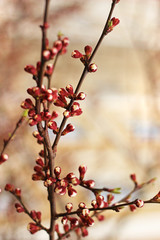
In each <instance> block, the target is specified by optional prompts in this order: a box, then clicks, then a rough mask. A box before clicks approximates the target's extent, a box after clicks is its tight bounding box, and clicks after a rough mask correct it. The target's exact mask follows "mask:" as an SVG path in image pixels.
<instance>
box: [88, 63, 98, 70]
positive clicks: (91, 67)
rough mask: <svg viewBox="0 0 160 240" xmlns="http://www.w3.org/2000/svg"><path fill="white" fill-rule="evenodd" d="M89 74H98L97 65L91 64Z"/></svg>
mask: <svg viewBox="0 0 160 240" xmlns="http://www.w3.org/2000/svg"><path fill="white" fill-rule="evenodd" d="M88 71H89V72H96V71H97V65H96V64H95V63H91V64H90V65H89V67H88Z"/></svg>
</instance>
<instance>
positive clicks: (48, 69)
mask: <svg viewBox="0 0 160 240" xmlns="http://www.w3.org/2000/svg"><path fill="white" fill-rule="evenodd" d="M53 68H54V66H53V64H52V63H49V64H47V66H46V71H45V75H46V76H51V74H52V72H53Z"/></svg>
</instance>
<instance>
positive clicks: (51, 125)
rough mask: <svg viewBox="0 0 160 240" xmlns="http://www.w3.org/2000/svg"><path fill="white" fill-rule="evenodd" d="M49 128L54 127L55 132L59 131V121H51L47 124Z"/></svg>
mask: <svg viewBox="0 0 160 240" xmlns="http://www.w3.org/2000/svg"><path fill="white" fill-rule="evenodd" d="M47 126H48V128H50V129H52V130H53V131H55V132H58V127H57V123H56V122H55V121H49V122H48V124H47Z"/></svg>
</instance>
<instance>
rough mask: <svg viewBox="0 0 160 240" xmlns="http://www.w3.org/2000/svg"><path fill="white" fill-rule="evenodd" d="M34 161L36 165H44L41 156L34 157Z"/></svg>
mask: <svg viewBox="0 0 160 240" xmlns="http://www.w3.org/2000/svg"><path fill="white" fill-rule="evenodd" d="M36 163H37V164H38V165H40V166H41V167H42V168H43V167H44V162H43V160H42V158H37V159H36Z"/></svg>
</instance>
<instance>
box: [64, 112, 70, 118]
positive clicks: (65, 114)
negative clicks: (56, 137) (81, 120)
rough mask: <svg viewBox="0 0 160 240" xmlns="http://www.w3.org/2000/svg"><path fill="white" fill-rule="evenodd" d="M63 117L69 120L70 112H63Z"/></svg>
mask: <svg viewBox="0 0 160 240" xmlns="http://www.w3.org/2000/svg"><path fill="white" fill-rule="evenodd" d="M63 116H64V117H66V118H69V117H70V116H71V113H70V111H68V110H66V111H64V112H63Z"/></svg>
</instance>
